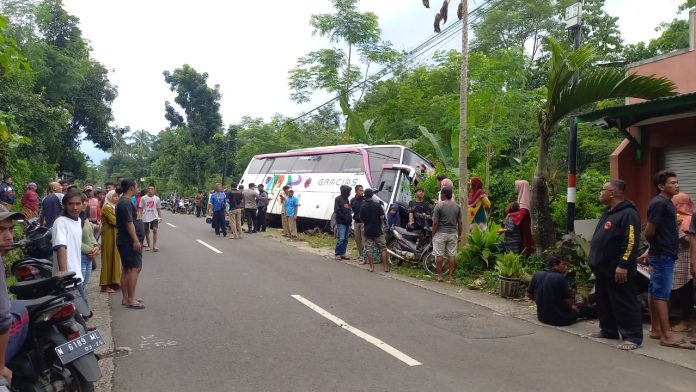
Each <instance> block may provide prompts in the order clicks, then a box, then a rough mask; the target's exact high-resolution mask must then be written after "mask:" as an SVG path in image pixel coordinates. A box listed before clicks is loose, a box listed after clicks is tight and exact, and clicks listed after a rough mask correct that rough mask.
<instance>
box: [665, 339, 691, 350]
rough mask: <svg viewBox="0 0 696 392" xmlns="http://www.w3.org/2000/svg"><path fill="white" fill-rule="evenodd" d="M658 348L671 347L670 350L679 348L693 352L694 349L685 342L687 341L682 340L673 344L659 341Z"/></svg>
mask: <svg viewBox="0 0 696 392" xmlns="http://www.w3.org/2000/svg"><path fill="white" fill-rule="evenodd" d="M660 346H664V347H671V348H681V349H684V350H694V349H696V346H694V345H693V344H691V343H689V342H687V341H685V340H683V339H682V340H679V341H676V342H674V341H673V342H663V341H660Z"/></svg>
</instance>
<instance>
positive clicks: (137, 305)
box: [126, 302, 145, 309]
mask: <svg viewBox="0 0 696 392" xmlns="http://www.w3.org/2000/svg"><path fill="white" fill-rule="evenodd" d="M126 307H127V308H128V309H145V305H143V304H141V303H140V302H138V303H137V304H129V305H126Z"/></svg>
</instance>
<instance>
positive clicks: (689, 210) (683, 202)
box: [672, 192, 694, 232]
mask: <svg viewBox="0 0 696 392" xmlns="http://www.w3.org/2000/svg"><path fill="white" fill-rule="evenodd" d="M672 203H674V207H675V208H676V209H677V217H679V218H681V224H680V225H679V228H680V229H681V231H683V232H687V231H689V227H690V226H691V216H692V215H693V214H694V203H693V202H692V201H691V198H690V197H689V195H687V194H686V193H684V192H679V193H677V194H676V195H674V197H672Z"/></svg>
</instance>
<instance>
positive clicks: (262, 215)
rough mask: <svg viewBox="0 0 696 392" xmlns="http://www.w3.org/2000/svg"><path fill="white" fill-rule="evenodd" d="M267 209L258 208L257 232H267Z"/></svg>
mask: <svg viewBox="0 0 696 392" xmlns="http://www.w3.org/2000/svg"><path fill="white" fill-rule="evenodd" d="M266 208H268V207H258V208H257V213H256V231H266V227H267V225H266Z"/></svg>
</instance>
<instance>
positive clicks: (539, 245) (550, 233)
mask: <svg viewBox="0 0 696 392" xmlns="http://www.w3.org/2000/svg"><path fill="white" fill-rule="evenodd" d="M550 138H551V132H547V131H544V130H543V129H541V130H540V136H539V158H538V159H537V167H536V171H535V172H534V179H533V180H532V189H531V191H532V205H531V208H532V211H531V214H532V237H533V238H534V243H535V245H536V249H537V251H538V252H539V253H542V252H543V251H545V250H546V249H548V248H550V247H551V246H553V244H554V242H555V240H556V232H555V230H554V227H553V221H552V220H551V207H550V205H549V188H548V185H547V178H546V175H547V173H548V159H549V139H550Z"/></svg>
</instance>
